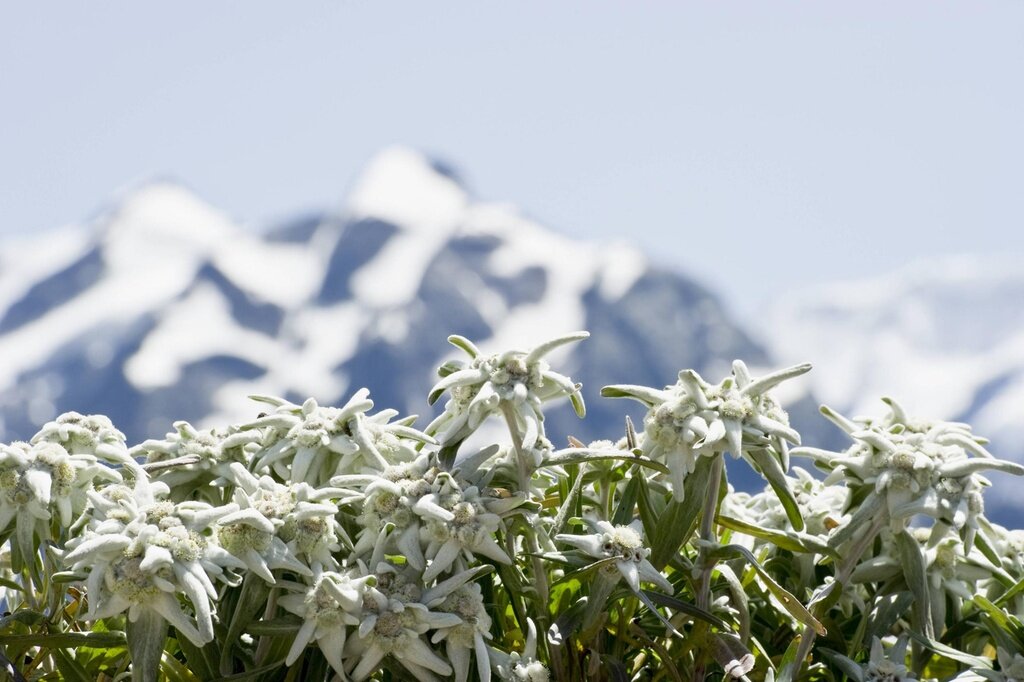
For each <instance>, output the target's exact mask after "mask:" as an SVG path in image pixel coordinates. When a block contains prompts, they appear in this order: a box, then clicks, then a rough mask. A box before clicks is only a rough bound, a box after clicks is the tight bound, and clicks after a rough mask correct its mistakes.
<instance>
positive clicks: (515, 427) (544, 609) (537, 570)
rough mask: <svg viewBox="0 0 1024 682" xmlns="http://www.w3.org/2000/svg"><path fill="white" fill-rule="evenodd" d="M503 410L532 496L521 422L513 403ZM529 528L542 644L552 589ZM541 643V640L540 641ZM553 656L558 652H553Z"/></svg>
mask: <svg viewBox="0 0 1024 682" xmlns="http://www.w3.org/2000/svg"><path fill="white" fill-rule="evenodd" d="M501 412H502V414H503V415H504V416H505V424H507V425H508V432H509V435H510V436H511V437H512V446H513V447H514V448H515V451H516V460H517V461H518V471H519V489H520V490H521V491H522V492H523V493H524V494H525V495H526V496H527V497H529V496H530V487H531V486H530V480H531V479H532V478H533V462H532V461H531V460H530V459H529V453H527V452H526V451H525V450H524V449H523V435H522V433H521V432H520V431H519V423H518V422H517V421H516V415H515V412H513V410H512V405H511V404H509V403H507V402H503V403H502V404H501ZM527 528H529V530H528V531H527V532H526V533H525V534H524V540H525V542H526V549H527V550H528V551H529V552H530V554H532V555H533V558H532V561H531V563H532V565H533V579H534V580H535V581H536V585H537V601H538V602H539V603H538V606H539V608H538V609H537V611H538V614H537V620H539V621H540V623H541V632H540V633H539V636H538V640H543V643H542V646H544V645H546V643H547V636H546V635H547V628H548V625H549V618H548V604H549V600H550V595H551V590H550V587H549V586H548V575H547V570H546V569H545V567H544V562H543V561H542V560H541V558H540V556H539V554H540V545H539V544H538V542H537V534H536V532H535V528H534V527H533V526H531V525H529V524H528V525H527ZM539 643H540V642H539ZM552 655H553V657H554V656H556V655H557V654H556V653H555V652H552Z"/></svg>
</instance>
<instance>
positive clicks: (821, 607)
mask: <svg viewBox="0 0 1024 682" xmlns="http://www.w3.org/2000/svg"><path fill="white" fill-rule="evenodd" d="M887 520H888V514H879V515H878V516H877V517H876V518H875V520H874V522H873V523H872V524H871V525H870V526H868V528H867V529H866V530H865V531H864V533H862V534H861V536H860V537H859V538H857V540H856V541H855V542H854V543H853V545H851V546H850V551H849V552H847V553H846V555H845V556H844V557H843V560H842V561H841V562H840V564H839V567H838V568H837V569H836V575H835V582H836V583H838V586H839V589H840V590H845V589H846V581H847V580H849V579H850V576H851V575H852V574H853V571H854V569H855V568H857V564H859V563H860V560H861V557H863V555H864V552H866V551H867V549H868V547H870V546H871V544H872V543H873V542H874V541H875V538H876V537H878V533H879V531H881V530H882V526H883V525H885V523H886V521H887ZM826 603H827V601H826V600H822V601H819V602H818V603H817V604H815V605H814V610H813V612H812V613H813V614H814V617H815V618H818V619H820V618H821V617H822V616H824V615H825V611H826V610H827V607H826V606H825V604H826ZM817 634H818V633H817V632H815V630H814V628H812V627H811V626H810V625H808V626H807V627H805V628H804V632H803V635H801V639H800V648H799V649H797V653H796V659H795V660H796V666H797V668H796V670H794V671H793V677H792V679H796V677H797V675H799V674H800V668H802V667H803V664H804V660H805V659H806V658H807V656H808V655H809V654H810V653H811V647H812V646H814V639H815V637H816V636H817Z"/></svg>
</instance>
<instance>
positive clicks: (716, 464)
mask: <svg viewBox="0 0 1024 682" xmlns="http://www.w3.org/2000/svg"><path fill="white" fill-rule="evenodd" d="M724 467H725V463H724V461H723V459H722V455H721V454H718V455H715V456H714V459H713V460H712V462H711V473H710V474H709V475H708V483H709V484H710V489H709V490H708V492H707V494H708V496H707V498H706V499H705V500H704V508H703V509H702V510H701V515H700V539H701V540H702V541H703V542H702V543H701V546H700V549H699V551H698V554H697V565H698V566H699V567H700V570H701V574H700V581H699V582H698V587H697V608H700V609H703V610H705V611H707V612H709V613H710V612H711V602H712V593H711V576H712V574H713V573H714V571H715V562H714V561H712V560H711V559H710V557H709V556H708V554H709V553H710V551H711V548H712V545H713V544H714V543H715V542H716V541H717V540H718V537H717V536H716V535H715V512H716V511H717V510H718V493H719V489H720V488H721V486H722V469H723V468H724ZM693 679H694V680H697V682H701V681H702V680H703V679H704V661H699V662H698V663H697V664H696V666H694V670H693Z"/></svg>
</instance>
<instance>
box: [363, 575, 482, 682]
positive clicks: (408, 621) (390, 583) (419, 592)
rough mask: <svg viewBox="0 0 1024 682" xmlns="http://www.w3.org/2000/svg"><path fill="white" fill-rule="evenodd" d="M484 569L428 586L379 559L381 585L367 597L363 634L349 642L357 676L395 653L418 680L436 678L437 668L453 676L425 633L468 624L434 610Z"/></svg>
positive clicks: (454, 616)
mask: <svg viewBox="0 0 1024 682" xmlns="http://www.w3.org/2000/svg"><path fill="white" fill-rule="evenodd" d="M480 573H481V569H479V568H478V569H473V570H469V571H463V572H462V573H460V574H458V575H455V576H452V577H451V578H448V579H447V580H445V581H444V582H442V583H439V584H437V585H435V586H434V587H432V588H430V589H424V588H423V587H422V580H421V579H420V578H419V576H418V575H417V574H416V573H415V572H412V573H409V572H399V571H398V570H397V569H396V568H395V567H394V566H392V565H390V564H387V563H381V564H379V565H378V566H377V570H376V576H377V585H376V587H375V588H373V589H372V590H369V591H368V592H367V595H366V598H365V599H364V600H363V612H362V616H361V620H360V623H359V629H358V631H357V636H356V637H350V638H349V639H348V642H347V643H346V645H345V656H346V659H347V660H348V661H350V662H351V663H350V664H351V665H354V668H353V669H352V670H351V673H350V674H351V675H352V678H353V679H354V680H357V681H358V680H362V679H365V678H366V677H368V676H369V675H370V674H372V673H373V672H375V671H376V670H377V669H378V667H379V665H380V662H381V660H383V659H384V657H386V656H391V657H393V658H395V659H396V660H397V661H398V662H400V663H401V664H402V665H403V666H404V667H405V668H406V669H407V670H408V671H409V672H411V673H412V674H413V676H414V677H416V678H417V679H421V680H430V679H433V675H432V673H436V674H438V675H446V676H447V675H452V674H453V673H454V669H453V668H452V666H451V665H450V664H449V662H448V661H446V660H445V659H444V658H442V657H441V656H439V655H438V653H437V652H436V651H434V650H433V649H432V648H431V647H430V645H429V644H428V643H427V640H426V638H425V635H427V634H428V633H429V632H431V631H436V630H442V629H449V628H454V627H457V626H460V625H462V624H463V619H462V617H461V616H460V615H459V614H457V613H447V612H444V611H436V610H433V609H436V608H438V605H440V604H443V603H444V601H445V599H446V598H447V597H448V596H449V595H450V594H452V593H453V592H455V591H456V590H457V589H459V588H460V587H462V586H463V585H465V584H466V583H467V582H468V581H470V580H472V579H473V578H475V577H476V576H477V575H479V574H480Z"/></svg>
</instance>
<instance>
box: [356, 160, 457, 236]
mask: <svg viewBox="0 0 1024 682" xmlns="http://www.w3.org/2000/svg"><path fill="white" fill-rule="evenodd" d="M468 203H469V193H468V192H467V191H466V190H465V188H463V187H462V185H460V184H459V183H458V182H457V181H456V180H455V179H454V175H453V173H451V172H450V171H448V170H445V169H441V168H438V166H437V164H435V163H434V162H432V161H431V160H430V159H429V158H428V157H427V156H426V155H424V154H422V153H420V152H418V151H415V150H413V149H410V148H408V147H402V146H393V147H388V148H387V149H385V150H383V151H381V152H379V153H378V154H377V155H375V156H374V157H373V158H372V159H371V160H370V162H369V163H368V164H367V167H366V170H364V171H363V173H362V175H361V176H360V177H359V179H358V180H357V181H356V184H355V187H354V189H353V190H352V192H351V194H350V195H349V198H348V208H349V211H350V212H351V213H352V214H354V215H356V216H358V217H373V218H378V219H381V220H385V221H387V222H390V223H394V224H396V225H398V226H400V227H402V228H404V229H406V230H416V231H424V230H426V231H450V230H452V229H453V228H454V227H455V226H456V225H457V224H458V222H459V221H460V219H461V217H462V214H463V212H464V211H465V209H466V206H467V205H468Z"/></svg>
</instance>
